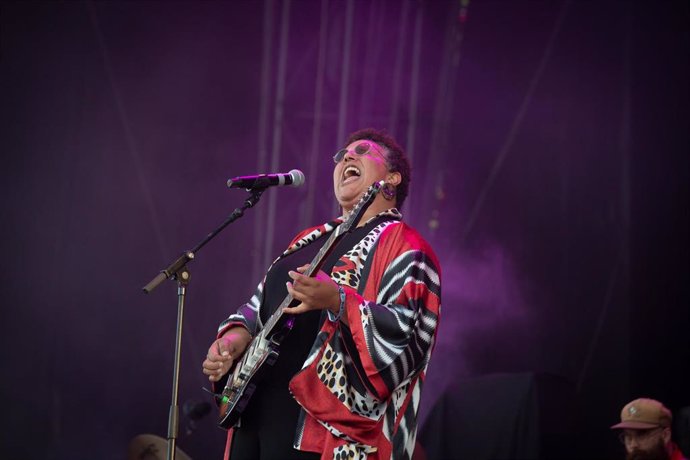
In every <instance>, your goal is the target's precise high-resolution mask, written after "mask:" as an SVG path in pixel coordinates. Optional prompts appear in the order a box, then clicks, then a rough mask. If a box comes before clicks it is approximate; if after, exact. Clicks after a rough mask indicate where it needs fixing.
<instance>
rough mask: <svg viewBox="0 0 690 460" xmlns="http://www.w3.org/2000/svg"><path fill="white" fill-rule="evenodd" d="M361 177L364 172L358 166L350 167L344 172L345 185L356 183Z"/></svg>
mask: <svg viewBox="0 0 690 460" xmlns="http://www.w3.org/2000/svg"><path fill="white" fill-rule="evenodd" d="M361 175H362V172H361V171H360V170H359V168H358V167H357V166H352V165H350V166H348V167H347V168H345V171H343V184H348V183H350V182H354V181H356V180H357V178H358V177H360V176H361Z"/></svg>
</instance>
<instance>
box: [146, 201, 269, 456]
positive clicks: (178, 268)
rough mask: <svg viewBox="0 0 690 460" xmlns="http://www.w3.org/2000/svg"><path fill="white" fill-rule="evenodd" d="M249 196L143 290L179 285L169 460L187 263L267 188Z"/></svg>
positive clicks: (176, 424)
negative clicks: (169, 283) (171, 282)
mask: <svg viewBox="0 0 690 460" xmlns="http://www.w3.org/2000/svg"><path fill="white" fill-rule="evenodd" d="M248 191H249V192H250V196H249V198H247V199H246V200H245V202H244V204H243V205H242V206H241V207H239V208H236V209H235V210H234V211H233V212H232V214H230V216H228V218H227V219H226V220H225V221H224V222H223V223H222V224H220V226H219V227H218V228H216V229H215V230H213V231H212V232H211V233H209V234H208V235H207V236H206V238H204V239H203V240H202V241H201V242H200V243H199V244H197V245H196V246H195V247H194V249H192V250H191V251H185V252H183V253H182V255H181V256H180V257H178V258H177V260H175V261H174V262H173V263H171V264H170V265H168V267H167V268H166V269H164V270H161V272H160V273H159V274H158V275H156V276H155V277H154V278H153V279H152V280H151V281H149V283H148V284H147V285H146V286H144V292H145V293H147V294H148V293H150V292H151V291H153V290H154V289H155V288H156V287H157V286H158V285H159V284H161V283H162V282H163V281H164V280H166V279H170V280H176V281H177V327H176V334H175V359H174V361H173V381H172V401H171V403H170V411H169V413H168V453H167V456H166V458H167V460H174V459H175V453H176V450H175V448H176V444H177V435H178V431H179V407H178V404H177V401H178V393H179V380H180V355H181V353H180V349H181V345H182V318H183V315H184V304H185V296H186V293H187V285H189V280H190V279H191V274H190V272H189V269H188V268H187V262H189V261H191V260H193V259H194V257H195V256H196V253H197V251H199V249H201V248H202V247H203V246H204V245H205V244H206V243H208V242H209V241H211V239H213V237H215V236H216V235H218V233H220V232H221V231H222V230H223V229H224V228H225V227H227V226H228V225H229V224H231V223H232V222H234V221H235V220H237V219H239V218H240V217H242V216H243V215H244V211H245V210H247V209H249V208H251V207H252V206H254V205H255V204H256V203H258V202H259V198H261V194H262V193H263V192H264V191H266V187H261V188H254V189H250V190H248Z"/></svg>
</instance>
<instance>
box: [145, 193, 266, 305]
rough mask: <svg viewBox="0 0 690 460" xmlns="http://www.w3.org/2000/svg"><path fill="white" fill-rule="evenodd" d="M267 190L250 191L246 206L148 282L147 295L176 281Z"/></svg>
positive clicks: (235, 211) (237, 209)
mask: <svg viewBox="0 0 690 460" xmlns="http://www.w3.org/2000/svg"><path fill="white" fill-rule="evenodd" d="M265 190H266V188H265V187H263V188H255V189H251V190H249V192H250V196H249V197H248V198H247V199H246V200H245V201H244V204H243V205H242V206H241V207H239V208H236V209H235V210H234V211H233V212H232V213H231V214H230V216H228V218H227V219H225V221H224V222H223V223H222V224H220V225H219V226H218V227H217V228H216V229H215V230H213V231H212V232H211V233H209V234H208V235H206V238H204V239H203V240H202V241H201V242H200V243H199V244H197V245H196V246H195V247H194V249H192V250H191V251H185V252H183V253H182V255H181V256H180V257H178V258H177V260H175V261H174V262H173V263H171V264H170V265H168V267H167V268H165V269H164V270H161V271H160V273H158V275H156V276H155V277H154V278H153V279H152V280H151V281H149V282H148V284H147V285H146V286H144V288H143V289H144V292H145V293H146V294H148V293H150V292H151V291H153V290H154V289H156V288H157V287H158V285H159V284H161V283H162V282H163V281H165V280H166V279H175V275H176V273H178V272H179V271H180V270H181V269H182V268H183V267H184V266H185V265H187V262H189V261H190V260H192V259H194V256H195V254H196V252H197V251H198V250H199V249H201V248H202V247H203V246H204V245H205V244H206V243H208V242H209V241H211V239H212V238H214V237H215V236H216V235H217V234H218V233H220V232H221V231H222V230H223V229H224V228H225V227H227V226H228V225H230V224H231V223H232V222H234V221H235V220H237V219H239V218H240V217H242V216H243V215H244V211H245V210H247V209H249V208H251V207H253V206H254V205H255V204H256V203H258V202H259V199H260V198H261V194H262V193H264V191H265Z"/></svg>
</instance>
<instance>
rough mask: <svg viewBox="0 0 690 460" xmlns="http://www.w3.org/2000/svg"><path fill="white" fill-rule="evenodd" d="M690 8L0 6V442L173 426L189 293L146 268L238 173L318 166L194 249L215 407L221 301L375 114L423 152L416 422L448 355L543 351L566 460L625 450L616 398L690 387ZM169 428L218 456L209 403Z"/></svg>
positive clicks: (108, 440)
mask: <svg viewBox="0 0 690 460" xmlns="http://www.w3.org/2000/svg"><path fill="white" fill-rule="evenodd" d="M687 23H688V6H687V4H681V3H680V2H678V4H676V3H673V2H670V1H669V2H663V1H662V2H652V3H649V2H633V1H631V2H626V1H614V0H602V1H597V2H594V1H591V2H590V1H569V0H558V1H546V0H544V1H538V0H535V1H528V0H519V1H501V0H485V1H481V0H476V1H472V2H470V1H469V0H463V1H458V0H455V1H444V0H418V1H412V0H385V1H384V0H380V1H360V0H330V1H329V0H322V1H317V0H292V1H289V0H283V1H279V0H261V1H242V0H239V1H108V2H100V1H30V2H14V1H4V2H2V3H0V46H1V48H0V50H1V55H0V113H1V116H2V118H1V123H0V129H1V132H2V138H1V140H0V149H1V151H2V159H3V167H2V177H3V179H2V182H1V184H2V191H3V196H4V199H3V200H2V205H1V206H2V207H1V208H0V209H1V210H2V220H1V222H2V242H3V246H2V247H3V254H4V255H5V256H7V257H5V259H4V261H3V263H2V277H3V283H2V285H3V287H4V289H3V301H2V311H1V314H2V316H1V317H2V321H1V322H0V345H1V347H2V348H1V349H2V383H1V384H0V388H2V393H1V400H2V401H3V404H4V406H5V411H4V416H3V417H2V419H3V423H2V430H1V431H0V432H1V433H2V435H1V436H2V438H1V439H2V440H1V444H0V457H2V458H12V459H15V458H16V459H39V458H40V459H70V460H73V459H94V458H98V459H104V460H106V459H107V460H116V459H122V458H125V457H126V451H127V445H128V443H129V442H130V440H131V439H132V438H133V437H134V436H136V435H138V434H141V433H153V434H157V435H159V436H162V437H165V435H166V431H167V421H168V420H167V417H168V407H169V404H170V397H171V381H172V369H173V352H174V335H175V322H176V313H177V299H176V287H175V284H174V283H172V282H166V283H164V284H163V285H161V286H160V287H159V288H158V289H156V290H155V291H154V292H152V293H151V294H149V295H145V294H143V293H142V290H141V288H142V286H143V285H144V284H146V282H148V281H149V280H150V279H151V278H152V277H153V276H155V275H156V273H157V272H158V271H159V270H160V269H162V268H164V267H165V266H166V265H167V264H168V263H169V262H171V261H172V260H173V259H174V258H176V257H177V256H178V255H179V254H180V253H181V252H182V251H183V250H185V249H190V248H191V247H193V246H194V245H195V244H196V243H197V242H199V241H200V240H201V239H202V238H203V237H204V236H205V235H206V234H207V233H208V232H209V231H211V230H212V229H213V228H215V227H216V226H217V225H219V224H220V223H221V222H222V221H223V220H224V219H225V218H226V217H227V216H228V215H229V214H230V212H232V210H233V209H234V208H236V207H238V206H240V205H241V203H242V201H243V200H244V199H245V197H246V193H245V192H244V191H242V190H234V189H233V190H228V189H227V188H226V186H225V182H226V180H227V179H228V178H229V177H233V176H237V175H245V174H254V173H262V172H287V171H289V170H291V169H293V168H298V169H301V170H302V171H304V173H305V175H306V178H307V180H306V184H305V186H303V187H300V188H287V187H285V188H275V189H271V190H268V191H267V192H266V193H265V194H264V196H263V198H262V200H261V202H260V203H259V204H258V205H257V207H256V208H254V209H252V210H250V211H247V213H246V215H245V217H244V218H242V219H240V220H238V221H237V222H236V223H234V224H233V225H231V226H229V227H228V228H226V229H225V231H223V232H222V233H221V234H220V235H219V236H218V237H217V238H216V239H214V240H213V241H211V242H210V243H209V244H208V245H207V246H205V247H204V248H203V249H202V250H201V251H199V253H198V254H197V258H196V260H195V261H194V262H193V263H191V264H190V269H191V272H192V282H191V284H190V287H189V292H188V297H187V307H186V310H185V317H184V335H183V343H182V362H181V375H180V405H184V404H187V406H189V405H190V404H196V403H202V402H204V401H209V398H208V395H207V394H205V393H204V392H203V391H202V390H201V388H202V387H203V386H206V385H207V380H206V378H205V377H204V376H203V375H202V373H201V362H202V360H203V358H204V356H205V354H206V350H207V347H208V345H209V344H210V342H211V341H212V340H213V338H214V335H215V329H216V326H217V324H218V323H219V322H220V321H221V320H222V319H224V318H225V317H226V316H227V315H228V314H229V313H230V312H232V311H233V310H234V308H236V307H237V306H238V305H239V304H241V303H243V302H245V301H246V300H247V299H248V298H249V296H250V295H251V294H252V292H253V290H254V288H255V285H256V283H257V282H258V281H259V280H260V277H261V275H262V274H263V272H264V270H265V269H266V267H267V266H268V264H269V263H270V261H271V260H272V258H273V257H274V256H276V255H277V254H278V253H279V251H281V250H282V248H284V247H285V245H286V244H287V243H288V242H289V240H290V239H291V238H292V236H293V235H294V234H295V233H296V232H297V231H299V230H300V229H302V228H304V227H305V226H307V225H312V224H318V223H321V222H324V221H326V220H328V219H330V218H331V217H333V216H334V214H335V212H336V204H335V199H334V197H333V193H332V174H331V173H332V166H333V163H332V161H331V156H332V154H333V153H334V152H335V151H336V150H337V149H339V148H340V147H341V146H342V144H343V142H344V140H345V138H346V136H347V134H348V133H349V132H351V131H354V130H356V129H358V128H361V127H368V126H372V127H376V128H384V129H387V130H388V131H389V132H391V133H392V134H393V135H394V136H395V137H396V138H397V139H398V140H399V141H400V143H401V144H403V145H404V146H405V148H406V149H407V151H408V152H409V154H410V156H411V159H412V163H413V178H412V184H411V194H410V197H409V198H408V202H407V203H406V204H405V208H404V209H403V214H404V215H405V219H406V220H407V221H408V222H409V223H411V224H412V225H413V226H415V227H416V228H417V229H419V230H420V232H421V233H422V234H423V235H424V236H425V237H426V238H427V239H428V240H429V241H430V242H431V243H432V245H433V246H434V247H435V248H436V251H437V253H438V255H439V257H440V260H441V265H442V270H443V310H442V322H441V329H440V333H439V341H438V343H437V347H436V351H435V356H434V359H433V360H432V363H431V366H430V370H429V376H428V380H427V382H426V392H425V394H424V396H423V401H422V405H423V409H422V411H423V414H422V417H426V416H427V414H428V412H429V410H430V408H431V407H432V406H433V404H434V402H435V401H436V400H437V399H438V398H439V397H440V395H441V394H442V393H443V391H444V388H446V387H447V386H448V385H449V384H450V383H452V382H456V381H458V380H460V379H463V378H471V377H476V376H484V375H490V374H504V373H505V374H511V373H516V374H517V373H534V374H540V375H544V374H551V375H554V376H558V378H560V379H562V380H563V381H564V382H567V384H566V386H567V387H568V388H569V389H570V390H569V392H568V393H567V394H565V393H564V394H563V395H562V397H563V398H564V399H568V401H566V402H567V403H568V404H569V405H572V406H574V407H575V408H576V413H570V414H567V418H569V419H570V422H572V426H573V427H574V428H573V429H572V431H571V433H570V434H571V435H572V436H573V438H574V439H575V440H579V442H575V443H574V444H569V445H566V446H562V447H563V450H561V451H560V452H559V453H560V454H561V455H560V458H579V457H578V456H581V457H582V458H600V457H598V456H597V455H604V456H608V458H615V456H621V455H622V454H621V450H620V446H618V445H617V444H616V443H617V439H616V437H615V435H614V434H613V433H611V432H610V431H609V429H608V427H609V426H610V425H611V424H613V423H615V422H616V419H617V417H618V414H619V410H620V408H621V407H622V406H623V404H625V403H626V402H627V401H629V400H631V399H633V398H635V397H638V396H651V397H655V398H658V399H661V400H664V401H665V402H666V403H667V405H669V406H670V407H671V408H672V409H674V410H677V409H679V408H681V407H683V406H688V405H690V394H689V393H688V391H687V383H686V379H684V380H681V379H679V378H678V375H679V374H681V375H682V374H683V373H685V374H688V373H689V372H690V364H689V363H690V346H689V345H688V340H687V337H688V316H689V313H688V311H689V308H688V305H689V303H690V296H689V286H690V266H689V260H690V258H689V257H688V256H689V254H688V247H689V244H688V240H689V238H688V233H689V230H690V228H689V219H688V215H689V206H688V183H689V182H688V179H689V178H688V151H689V147H690V142H689V133H690V129H689V126H688V120H689V119H690V116H689V115H690V114H689V110H688V81H690V79H689V77H690V72H689V71H688V55H689V51H690V50H689V44H688V43H689V39H688V35H689V34H688V26H687ZM564 403H565V402H564ZM569 407H570V406H569ZM547 410H551V411H558V402H556V403H553V404H552V407H548V408H547ZM583 420H586V421H585V422H583ZM180 431H181V439H180V441H179V446H180V447H181V448H182V449H183V450H184V451H185V452H187V453H188V454H189V455H190V456H192V457H193V458H195V459H213V458H220V456H221V455H222V449H223V442H224V441H223V439H224V433H223V432H222V431H221V430H219V429H218V428H216V426H215V416H214V415H209V416H206V417H205V418H202V419H200V420H198V421H196V422H195V426H194V424H190V423H189V417H188V416H186V415H184V416H183V418H182V422H181V428H180ZM583 439H587V441H586V442H583ZM569 453H572V457H569V456H568V454H569ZM542 458H547V456H546V454H543V456H542ZM620 458H622V457H620Z"/></svg>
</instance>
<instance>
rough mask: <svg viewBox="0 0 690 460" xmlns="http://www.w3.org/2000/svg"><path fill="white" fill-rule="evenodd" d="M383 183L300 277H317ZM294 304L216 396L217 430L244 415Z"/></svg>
mask: <svg viewBox="0 0 690 460" xmlns="http://www.w3.org/2000/svg"><path fill="white" fill-rule="evenodd" d="M383 183H384V182H383V181H379V182H374V183H373V184H372V185H371V186H370V187H369V188H368V189H367V191H366V193H365V194H364V195H363V196H362V198H361V199H360V200H359V202H358V203H357V205H356V206H355V207H354V209H353V210H352V212H351V213H350V215H349V216H348V217H347V219H346V220H345V221H344V222H343V223H342V224H340V225H339V226H337V227H336V228H335V229H334V230H333V232H331V236H330V237H329V238H328V240H327V241H326V243H324V245H323V247H322V248H321V249H320V250H319V252H318V253H317V254H316V256H315V257H314V259H313V260H312V261H311V263H310V264H309V268H308V269H307V270H306V271H305V272H304V273H303V274H304V275H306V276H312V277H313V276H314V275H316V273H317V272H318V271H319V269H320V268H321V266H322V265H323V263H324V262H325V260H326V258H327V257H328V255H329V254H330V253H331V252H332V251H333V249H334V248H335V245H336V244H337V243H338V241H339V240H340V239H341V238H342V237H343V235H345V233H347V232H349V231H350V230H351V229H352V228H355V227H357V224H359V221H360V220H361V218H362V216H363V215H364V213H365V212H366V210H367V209H368V208H369V206H370V205H371V203H372V202H373V201H374V198H375V197H376V194H377V193H378V192H379V190H380V189H381V187H382V186H383ZM293 302H295V303H297V301H296V300H295V299H294V298H293V297H292V296H291V295H290V294H288V295H287V296H286V297H285V299H284V300H283V302H282V303H281V304H280V306H279V307H278V308H277V309H276V311H275V312H274V313H273V315H271V317H270V318H269V319H268V321H266V325H265V326H264V328H263V329H262V330H261V332H260V333H259V334H257V335H256V337H254V338H253V339H252V341H251V342H250V343H249V345H248V346H247V349H246V350H245V352H244V354H243V355H242V359H241V360H240V361H238V362H237V363H236V365H235V368H234V372H233V373H232V375H230V376H229V377H228V381H227V383H226V385H225V388H224V389H223V391H222V393H221V394H220V395H219V396H218V398H219V401H220V418H219V419H218V426H219V427H221V428H224V429H229V428H232V427H233V426H235V425H236V424H237V422H238V421H239V419H240V415H242V412H244V410H245V408H246V407H247V404H248V403H249V400H250V398H251V396H252V394H253V393H254V390H256V387H257V384H258V383H259V382H260V381H261V379H262V377H263V376H264V375H265V373H266V370H267V369H268V367H269V366H272V365H273V364H275V362H276V360H277V359H278V355H279V354H280V344H281V342H282V341H283V338H285V336H286V335H287V334H288V333H289V332H290V330H291V329H292V326H293V324H294V321H295V315H290V314H286V313H283V308H285V307H288V306H290V305H291V304H293Z"/></svg>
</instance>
